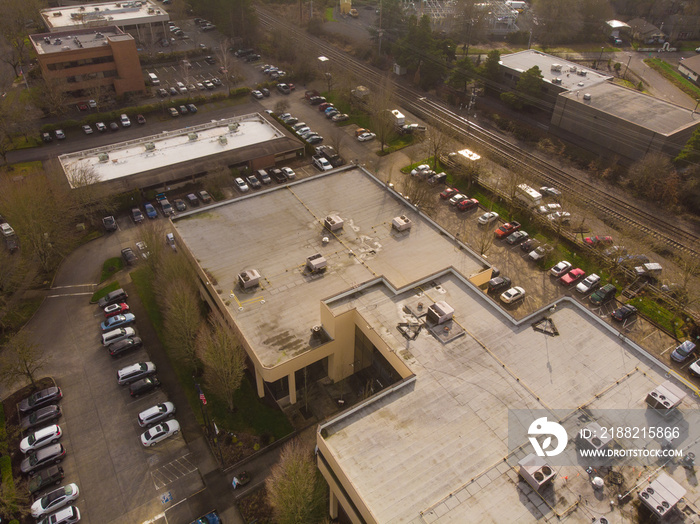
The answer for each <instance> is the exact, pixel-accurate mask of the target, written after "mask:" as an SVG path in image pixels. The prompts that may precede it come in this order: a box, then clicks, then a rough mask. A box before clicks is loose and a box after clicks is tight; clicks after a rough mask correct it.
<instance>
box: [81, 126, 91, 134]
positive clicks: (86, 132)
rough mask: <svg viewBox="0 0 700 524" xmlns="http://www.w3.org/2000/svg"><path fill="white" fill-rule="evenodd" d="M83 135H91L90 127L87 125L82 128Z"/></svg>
mask: <svg viewBox="0 0 700 524" xmlns="http://www.w3.org/2000/svg"><path fill="white" fill-rule="evenodd" d="M83 133H85V134H86V135H91V134H92V127H90V126H89V125H88V124H85V125H84V126H83Z"/></svg>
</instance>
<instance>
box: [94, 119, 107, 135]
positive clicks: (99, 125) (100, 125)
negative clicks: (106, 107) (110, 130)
mask: <svg viewBox="0 0 700 524" xmlns="http://www.w3.org/2000/svg"><path fill="white" fill-rule="evenodd" d="M95 129H97V130H98V131H99V132H100V133H104V132H105V131H107V126H106V125H105V123H104V122H97V123H96V124H95Z"/></svg>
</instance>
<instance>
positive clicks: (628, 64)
mask: <svg viewBox="0 0 700 524" xmlns="http://www.w3.org/2000/svg"><path fill="white" fill-rule="evenodd" d="M631 61H632V55H629V59H628V60H627V66H625V74H624V75H622V79H623V80H627V70H628V69H629V67H630V62H631Z"/></svg>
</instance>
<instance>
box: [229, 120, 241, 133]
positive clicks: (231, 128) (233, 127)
mask: <svg viewBox="0 0 700 524" xmlns="http://www.w3.org/2000/svg"><path fill="white" fill-rule="evenodd" d="M239 126H240V124H239V123H238V122H234V123H233V124H229V125H228V130H229V131H232V132H235V131H238V127H239Z"/></svg>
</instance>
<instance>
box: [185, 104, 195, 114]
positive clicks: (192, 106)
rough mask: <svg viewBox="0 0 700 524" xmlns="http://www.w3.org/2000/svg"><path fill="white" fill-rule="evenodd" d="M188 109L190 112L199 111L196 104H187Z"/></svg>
mask: <svg viewBox="0 0 700 524" xmlns="http://www.w3.org/2000/svg"><path fill="white" fill-rule="evenodd" d="M187 109H188V111H189V112H190V113H196V112H197V106H196V105H194V104H187Z"/></svg>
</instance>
